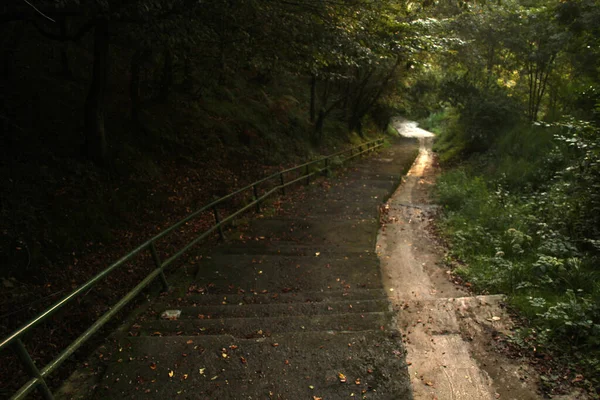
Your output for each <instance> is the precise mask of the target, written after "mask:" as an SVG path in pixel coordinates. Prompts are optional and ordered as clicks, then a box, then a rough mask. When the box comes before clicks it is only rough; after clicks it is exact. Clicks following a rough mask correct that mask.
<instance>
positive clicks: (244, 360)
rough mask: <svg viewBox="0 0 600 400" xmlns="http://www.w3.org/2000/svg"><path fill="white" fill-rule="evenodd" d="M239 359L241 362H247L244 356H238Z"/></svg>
mask: <svg viewBox="0 0 600 400" xmlns="http://www.w3.org/2000/svg"><path fill="white" fill-rule="evenodd" d="M240 361H241V362H242V364H246V363H247V362H248V361H246V359H245V358H244V357H240Z"/></svg>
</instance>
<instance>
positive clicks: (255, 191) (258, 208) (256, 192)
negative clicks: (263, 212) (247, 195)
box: [252, 185, 260, 213]
mask: <svg viewBox="0 0 600 400" xmlns="http://www.w3.org/2000/svg"><path fill="white" fill-rule="evenodd" d="M252 193H253V194H254V201H256V212H257V213H260V202H258V189H257V188H256V185H252Z"/></svg>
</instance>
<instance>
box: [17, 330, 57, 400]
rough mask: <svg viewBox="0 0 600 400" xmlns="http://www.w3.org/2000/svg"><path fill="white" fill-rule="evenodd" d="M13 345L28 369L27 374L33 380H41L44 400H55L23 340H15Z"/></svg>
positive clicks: (39, 386)
mask: <svg viewBox="0 0 600 400" xmlns="http://www.w3.org/2000/svg"><path fill="white" fill-rule="evenodd" d="M13 343H14V344H13V347H14V350H15V353H17V356H18V357H19V359H20V360H21V362H22V363H23V365H25V368H27V372H28V373H29V375H31V377H33V378H38V379H39V384H38V389H39V390H40V392H41V393H42V396H43V397H44V399H46V400H54V396H53V395H52V392H51V391H50V389H49V388H48V385H46V381H45V380H44V377H43V376H42V374H41V373H40V370H39V369H38V368H37V367H36V366H35V363H34V362H33V360H32V359H31V356H30V355H29V353H28V352H27V349H26V348H25V345H24V344H23V342H22V341H21V339H20V338H19V339H17V340H15V341H14V342H13Z"/></svg>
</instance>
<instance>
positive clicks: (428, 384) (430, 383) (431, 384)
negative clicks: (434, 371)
mask: <svg viewBox="0 0 600 400" xmlns="http://www.w3.org/2000/svg"><path fill="white" fill-rule="evenodd" d="M425 384H426V385H427V386H433V382H431V381H427V382H425Z"/></svg>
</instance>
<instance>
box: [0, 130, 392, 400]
mask: <svg viewBox="0 0 600 400" xmlns="http://www.w3.org/2000/svg"><path fill="white" fill-rule="evenodd" d="M382 145H383V139H376V140H373V141H370V142H367V143H363V144H362V145H360V146H355V147H352V148H350V149H347V150H342V151H339V152H337V153H334V154H331V155H329V156H327V157H323V158H319V159H317V160H313V161H309V162H307V163H304V164H301V165H298V166H295V167H293V168H289V169H286V170H282V171H279V172H276V173H274V174H272V175H270V176H268V177H266V178H263V179H261V180H258V181H256V182H254V183H251V184H250V185H248V186H245V187H243V188H241V189H239V190H237V191H235V192H233V193H230V194H228V195H227V196H224V197H221V198H220V199H218V200H215V201H213V202H212V203H210V204H208V205H206V206H204V207H202V208H201V209H199V210H198V211H195V212H194V213H192V214H190V215H188V216H187V217H185V218H183V219H182V220H180V221H179V222H176V223H175V224H173V225H171V226H170V227H168V228H167V229H165V230H164V231H162V232H160V233H159V234H157V235H156V236H154V237H152V238H151V239H149V240H147V241H146V242H144V243H142V244H141V245H139V246H138V247H137V248H135V249H134V250H132V251H131V252H129V253H128V254H127V255H125V256H124V257H122V258H120V259H119V260H117V261H116V262H115V263H113V264H112V265H110V266H109V267H108V268H106V269H105V270H104V271H102V272H100V273H99V274H98V275H96V276H94V277H93V278H92V279H90V280H89V281H87V282H86V283H84V284H83V285H81V286H80V287H78V288H77V289H75V290H74V291H73V292H71V293H70V294H69V295H67V296H65V297H64V298H63V299H61V300H60V301H58V302H57V303H55V304H54V305H53V306H51V307H50V308H48V309H46V311H44V312H42V313H41V314H39V315H38V316H37V317H35V318H33V319H32V320H30V321H29V322H28V323H26V324H25V325H23V326H22V327H21V328H19V329H17V330H16V331H14V332H13V333H12V334H10V335H9V336H8V337H6V338H5V339H3V340H2V342H0V351H1V350H3V349H5V348H8V347H9V346H10V347H12V348H13V349H14V351H15V352H16V354H17V356H18V357H19V359H20V360H21V362H22V363H23V365H24V367H25V368H26V369H27V372H28V374H29V375H30V376H31V379H30V380H29V381H27V383H25V384H24V385H23V386H21V388H20V389H19V390H18V391H17V392H16V393H15V394H14V395H13V396H12V397H11V399H14V400H17V399H22V398H25V396H27V395H28V394H29V393H31V392H32V391H33V390H35V389H36V388H37V389H39V390H40V392H41V394H42V395H43V397H44V398H45V399H53V398H54V397H53V395H52V392H51V391H50V388H49V387H48V385H47V383H46V378H47V377H48V376H49V375H50V374H51V373H52V372H53V371H55V370H56V369H57V368H58V367H59V366H60V365H61V364H62V363H63V362H64V361H65V360H66V359H67V358H69V356H70V355H71V354H73V353H74V352H75V351H76V350H77V349H78V348H80V347H81V346H82V345H83V344H84V343H85V342H86V341H87V340H88V339H89V338H90V337H91V336H92V335H93V334H94V333H96V332H97V331H98V330H99V329H100V328H101V327H102V326H103V325H104V324H106V323H107V322H108V321H109V320H110V319H111V318H112V317H113V316H114V315H115V314H117V313H118V312H119V311H120V310H121V309H122V308H123V307H125V306H126V305H127V304H128V303H129V302H130V301H131V300H133V299H134V298H135V297H136V296H137V295H138V294H139V293H140V292H141V291H142V290H144V289H145V288H146V287H147V286H148V285H150V283H152V282H153V281H154V280H155V279H156V278H159V279H160V280H161V283H162V285H163V287H164V289H165V290H166V289H168V282H167V279H166V277H165V275H164V269H165V268H166V267H167V266H169V265H170V264H171V263H173V261H175V260H177V259H178V258H179V257H180V256H181V255H182V254H184V253H185V252H186V251H188V250H189V249H190V248H192V247H193V246H195V245H196V244H198V243H199V242H200V241H202V240H203V239H205V238H207V237H208V236H209V235H211V234H212V233H213V232H215V231H218V232H219V235H220V236H221V238H224V234H223V227H224V226H225V225H227V224H228V223H230V222H231V221H233V219H234V218H236V217H237V216H239V215H240V214H242V213H244V212H246V211H248V210H249V209H251V208H252V207H256V209H257V210H258V211H259V212H260V204H261V203H262V202H263V201H264V200H265V199H267V198H268V197H269V196H271V195H273V194H274V193H276V192H278V191H281V192H282V193H285V188H286V187H288V186H290V185H293V184H295V183H298V182H301V181H303V180H306V184H309V183H310V179H311V178H312V177H313V176H316V175H318V174H321V173H322V172H323V171H326V170H328V169H329V168H330V163H329V160H331V159H332V158H334V157H339V156H342V155H344V154H347V153H349V156H348V157H346V158H344V159H343V160H342V162H346V161H348V160H350V159H352V158H355V157H358V156H360V155H363V154H365V153H367V152H370V151H374V150H375V149H377V148H379V147H381V146H382ZM319 163H323V168H317V170H316V171H313V172H310V170H309V167H310V166H312V165H316V164H319ZM295 171H300V172H301V175H300V177H298V178H296V179H292V180H290V181H288V182H286V181H285V174H289V173H292V172H295ZM270 180H276V181H277V182H278V183H279V184H278V185H276V186H275V187H274V188H272V189H270V190H268V191H267V192H265V193H264V194H263V195H262V196H259V195H258V185H259V184H261V183H265V182H267V181H270ZM249 190H252V196H253V201H252V202H250V203H249V204H247V205H245V206H244V207H242V208H240V209H239V210H237V211H235V212H234V213H233V214H231V215H229V216H227V217H226V218H224V219H221V216H220V215H219V212H218V210H217V206H218V205H219V204H221V203H223V202H225V201H227V200H229V199H231V198H233V197H234V196H236V195H239V194H241V193H244V192H246V191H249ZM209 210H212V212H213V214H214V217H215V224H214V225H213V226H212V227H211V228H209V229H208V230H206V231H204V232H203V233H202V234H200V236H198V237H197V238H195V239H194V240H192V241H191V242H190V243H188V244H187V245H185V246H184V247H183V248H182V249H180V250H179V251H178V252H176V253H175V254H173V255H172V256H171V257H169V258H167V259H166V260H164V261H161V260H160V257H159V256H158V252H157V251H156V245H155V243H156V241H158V240H159V239H161V238H163V237H164V236H166V235H168V234H169V233H171V232H172V231H173V230H175V229H177V228H179V227H180V226H182V225H183V224H185V223H186V222H188V221H190V220H192V219H193V218H195V217H197V216H198V215H200V214H201V213H203V212H206V211H209ZM144 251H149V252H150V254H151V256H152V260H153V262H154V266H155V269H154V270H153V271H152V272H150V274H148V276H146V277H145V278H144V279H143V280H142V281H141V282H140V283H138V284H137V285H136V286H135V287H134V288H133V289H132V290H131V291H129V292H128V293H127V294H126V295H125V296H124V297H123V298H122V299H121V300H119V302H117V304H115V305H114V306H113V307H112V308H111V309H110V310H108V311H107V312H106V313H104V314H103V315H102V316H101V317H100V318H99V319H98V320H97V321H96V322H94V324H92V326H90V327H89V328H88V329H87V330H86V331H85V332H84V333H82V334H81V335H80V336H79V337H78V338H77V339H75V340H74V341H73V342H72V343H71V344H70V345H69V346H67V348H66V349H64V350H63V351H62V352H61V353H60V354H59V355H58V356H57V357H56V358H55V359H53V360H52V361H51V362H50V363H49V364H48V365H46V366H44V367H43V368H42V369H41V370H40V369H39V368H38V367H37V366H36V365H35V363H34V361H33V360H32V358H31V356H30V354H29V352H28V351H27V349H26V347H25V345H24V344H23V341H22V340H21V338H22V337H23V335H25V334H26V333H27V332H29V331H30V330H31V329H33V328H34V327H36V326H37V325H39V324H40V323H41V322H43V321H44V320H46V319H47V318H48V317H50V316H51V315H52V314H54V313H55V312H56V311H58V310H59V309H60V308H62V307H63V306H64V305H66V304H67V303H69V302H70V301H71V300H73V299H74V298H76V297H77V296H79V295H80V294H81V293H83V292H86V291H87V290H89V289H91V288H92V287H93V286H95V285H96V284H97V283H98V282H99V281H101V280H102V279H104V278H105V277H106V276H108V274H110V273H111V272H112V271H114V270H115V269H117V268H119V267H120V266H121V265H123V264H124V263H125V262H127V261H129V260H131V259H132V258H133V257H134V256H136V255H138V254H140V253H142V252H144Z"/></svg>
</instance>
